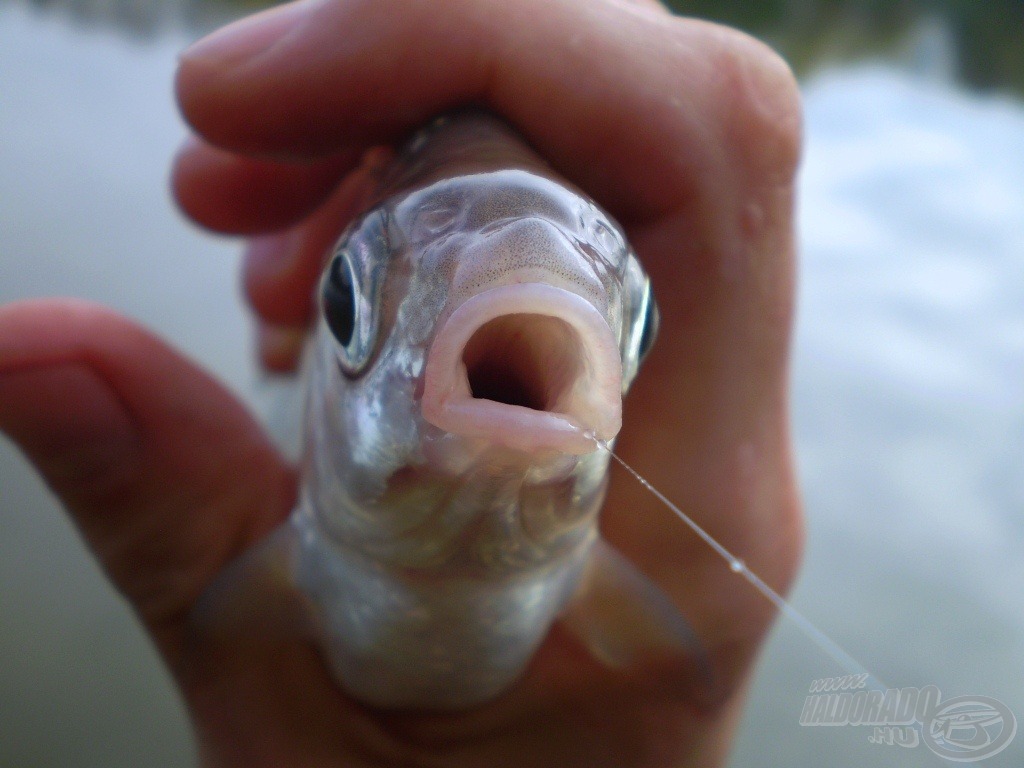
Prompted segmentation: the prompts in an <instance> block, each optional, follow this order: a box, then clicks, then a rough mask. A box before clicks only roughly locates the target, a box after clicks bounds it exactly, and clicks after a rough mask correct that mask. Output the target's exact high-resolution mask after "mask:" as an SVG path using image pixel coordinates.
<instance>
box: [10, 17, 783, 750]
mask: <svg viewBox="0 0 1024 768" xmlns="http://www.w3.org/2000/svg"><path fill="white" fill-rule="evenodd" d="M242 24H243V25H244V26H239V27H234V28H233V31H232V32H231V33H230V35H231V36H230V37H228V38H225V37H223V36H222V37H220V39H219V40H218V41H215V42H210V41H207V42H206V43H203V44H201V45H200V46H199V47H197V48H194V49H192V50H191V51H189V52H187V53H186V54H185V56H184V58H183V61H182V65H181V70H180V72H179V79H178V91H179V98H180V101H181V104H182V108H183V111H184V113H185V115H186V118H187V119H188V120H189V122H190V123H191V124H192V125H193V127H194V128H195V130H196V131H197V133H198V134H199V136H200V137H201V138H200V139H198V140H196V141H195V142H193V143H191V144H190V145H189V146H188V147H187V148H186V149H185V150H183V152H182V154H181V155H180V156H179V158H178V161H177V166H176V170H175V189H176V193H177V196H178V199H179V201H180V203H181V205H182V206H183V208H185V210H186V211H188V212H189V213H190V214H191V215H192V216H193V218H195V219H196V220H197V221H199V222H201V223H203V224H205V225H206V226H208V227H210V228H212V229H215V230H218V231H222V232H229V233H235V234H245V235H249V236H253V240H252V242H251V244H250V247H249V249H248V252H247V256H246V264H245V282H246V287H247V291H248V294H249V296H250V299H251V301H252V303H253V305H254V307H255V309H256V310H257V313H258V314H259V316H260V318H261V320H262V323H263V327H264V331H263V334H262V338H263V340H264V341H263V356H264V359H265V362H266V363H268V364H269V365H271V366H273V367H277V368H287V367H288V366H289V365H291V364H292V362H293V359H292V358H293V353H294V349H295V344H294V340H295V339H296V338H297V337H299V336H300V335H301V329H303V328H304V327H305V325H306V324H307V322H308V320H309V317H310V312H311V301H310V297H311V295H312V286H313V284H314V282H315V280H316V278H317V276H318V275H319V272H320V268H321V264H322V258H323V254H324V252H325V250H326V249H327V247H328V246H329V245H330V244H331V243H332V242H333V240H334V239H335V238H336V236H337V234H338V233H339V232H340V230H341V228H342V227H343V226H344V224H345V222H346V219H347V218H348V217H350V216H351V215H353V214H354V213H355V212H356V210H357V207H358V202H359V199H360V196H361V194H362V190H363V189H364V186H365V184H366V183H367V178H368V172H367V170H366V166H365V165H363V164H361V158H362V157H363V154H364V151H365V150H366V149H367V148H368V147H370V146H375V145H379V144H383V143H388V142H391V141H393V140H396V139H398V138H399V137H401V136H402V135H404V134H405V133H407V132H408V131H409V130H411V129H413V128H415V127H417V126H419V125H421V124H423V123H425V122H426V121H427V120H428V119H429V118H430V117H432V116H434V115H436V114H438V113H440V112H443V111H445V110H446V109H448V108H451V107H454V106H457V105H460V104H464V103H469V102H475V103H483V104H485V105H486V106H488V107H490V108H491V109H493V110H494V111H496V112H498V113H500V114H502V115H503V116H504V117H505V118H506V119H508V120H509V121H510V122H511V123H512V124H513V125H515V126H516V127H517V128H518V129H519V130H520V131H521V132H522V133H523V134H524V135H525V136H526V137H527V138H528V139H529V140H530V141H531V142H532V143H533V144H534V145H535V146H536V147H537V148H538V150H539V151H540V152H541V154H543V155H544V156H545V157H547V158H548V159H549V160H550V161H551V162H552V163H553V164H554V166H555V167H556V168H557V169H558V170H559V171H560V172H561V173H562V174H563V175H565V176H566V177H567V178H569V179H570V180H572V181H574V182H575V183H577V184H578V185H579V186H580V187H582V188H583V189H585V190H586V191H587V192H589V193H590V194H591V195H592V196H594V197H595V198H596V199H597V200H598V201H599V202H600V203H601V204H602V205H603V206H604V207H605V208H606V209H608V210H609V211H611V212H612V213H613V214H614V215H615V216H616V217H617V218H618V219H619V221H620V222H621V223H622V224H623V225H624V227H625V228H626V230H627V232H628V234H629V236H630V240H631V242H632V244H633V245H634V247H635V249H636V251H637V252H638V254H639V255H640V258H641V260H642V261H643V262H644V265H645V267H646V268H647V271H648V272H649V273H650V275H651V278H652V281H653V284H654V286H655V289H656V291H657V293H658V298H659V304H660V307H661V311H662V332H661V334H660V338H659V342H658V344H657V345H656V346H655V348H654V351H653V352H652V354H651V355H650V357H649V359H648V361H647V362H646V364H645V366H644V369H643V371H642V374H641V376H640V377H639V378H638V380H637V382H636V383H635V385H634V387H633V393H634V394H633V395H632V397H631V398H630V400H629V401H627V403H626V408H625V420H624V428H623V431H622V433H621V437H620V440H619V452H620V453H621V454H622V455H624V456H625V457H626V458H627V460H629V461H630V462H631V463H633V464H635V465H636V466H637V467H638V468H639V469H640V470H641V471H642V472H644V473H645V474H646V475H647V476H648V477H649V478H650V480H651V481H652V482H653V483H654V484H655V485H656V486H657V487H659V488H660V489H661V490H662V491H664V492H665V493H666V494H667V495H668V496H669V497H671V498H673V499H674V500H676V501H677V502H679V503H680V504H681V505H682V506H683V508H684V509H685V510H687V511H688V512H689V513H690V514H692V516H693V517H694V518H696V519H697V520H698V522H700V523H701V524H702V525H703V526H704V527H705V528H706V529H707V530H709V531H710V532H711V533H712V534H713V535H715V536H716V538H718V539H719V540H721V541H722V542H723V543H724V544H725V545H726V546H727V547H728V548H729V549H730V550H732V551H733V552H735V553H737V554H738V555H741V556H742V557H743V558H744V559H745V561H746V562H747V564H748V565H749V566H750V567H751V568H752V569H754V570H755V571H757V572H758V573H760V574H761V575H762V576H763V577H764V578H765V579H766V580H767V581H768V583H769V584H771V585H772V586H774V587H776V588H777V589H780V590H781V589H784V587H785V586H786V585H787V584H788V583H789V581H790V579H791V578H792V576H793V574H794V571H795V567H796V560H797V557H798V552H799V548H800V540H801V524H800V517H799V511H798V503H797V500H796V491H795V484H794V480H793V476H792V468H791V463H790V462H791V459H790V447H789V435H788V427H787V412H786V384H787V382H786V359H787V351H788V337H789V323H790V313H791V302H792V280H793V276H792V270H793V228H792V203H793V173H794V170H795V165H796V161H797V155H798V144H799V135H798V134H799V108H798V103H797V96H796V91H795V87H794V85H793V81H792V78H791V76H790V74H789V72H788V70H787V69H786V68H785V66H784V65H783V64H782V63H781V62H780V61H779V60H778V59H777V58H776V57H775V56H774V54H771V53H770V52H769V51H768V50H767V49H765V48H764V47H763V46H761V45H760V44H758V43H756V42H754V41H752V40H750V39H749V38H746V37H745V36H742V35H740V34H739V33H736V32H732V31H729V30H726V29H723V28H721V27H717V26H714V25H710V24H706V23H702V22H696V21H692V20H682V19H676V18H673V17H671V16H669V15H668V14H667V13H666V12H665V11H664V10H663V9H661V8H660V7H658V6H656V5H653V4H648V3H634V4H630V3H627V2H614V1H613V0H558V1H557V2H552V0H545V1H538V2H533V1H532V0H523V1H522V2H519V3H515V4H512V3H501V2H497V0H452V1H451V2H446V3H443V4H441V3H433V4H427V3H422V4H421V3H412V2H390V1H386V0H374V1H373V2H369V1H367V2H356V1H355V0H318V1H316V2H307V3H301V4H293V5H289V6H284V7H282V8H280V9H276V10H274V11H271V12H269V13H267V14H263V15H260V16H258V17H256V18H255V20H250V21H246V22H243V23H242ZM0 428H2V429H3V430H4V431H5V432H7V433H8V434H9V435H11V436H12V437H13V438H14V439H15V440H16V441H17V442H18V443H19V444H20V445H21V447H22V449H23V450H24V451H25V452H26V453H27V454H28V455H29V457H30V458H31V459H32V460H33V461H34V462H35V463H36V465H37V466H38V467H39V469H40V471H42V472H43V474H44V475H45V476H46V478H47V480H48V482H49V483H50V485H51V486H52V487H53V488H54V489H55V490H56V491H57V493H58V494H59V495H60V496H61V498H62V500H63V501H64V503H65V505H66V506H67V507H68V509H69V510H70V511H71V513H72V515H73V516H74V518H75V520H76V522H77V523H78V525H79V526H80V528H81V529H82V531H83V533H84V535H85V536H86V539H87V540H88V541H89V543H90V545H91V546H92V547H93V549H94V551H95V552H96V554H97V556H98V557H99V558H100V560H101V561H102V563H103V565H104V567H105V568H106V570H107V573H108V574H109V575H110V577H111V579H112V580H113V581H114V583H115V584H116V585H117V586H118V588H119V589H120V590H121V591H122V592H124V594H125V595H126V596H127V597H128V598H129V599H130V600H131V601H132V603H133V605H134V606H135V608H136V610H137V611H138V613H139V615H140V617H141V618H142V620H143V621H144V623H145V624H146V626H147V628H148V629H149V631H150V633H151V634H152V636H153V638H154V641H155V642H156V644H157V646H158V647H159V649H160V651H161V652H162V654H163V656H164V658H165V659H166V660H167V662H168V664H169V666H170V667H171V669H172V671H173V672H174V673H175V675H176V677H177V679H178V681H179V684H180V685H181V688H182V691H183V694H184V696H185V699H186V702H187V704H188V706H189V707H190V710H191V712H192V716H193V720H194V723H195V725H196V728H197V731H198V733H199V737H200V741H201V744H202V749H203V752H204V757H205V759H206V761H207V762H208V764H210V765H219V766H232V765H242V764H247V765H286V766H300V765H301V766H305V765H334V764H345V765H350V764H356V765H392V764H403V765H405V764H414V765H418V764H426V765H487V766H500V765H531V766H544V765H557V766H570V765H574V764H578V765H587V766H596V765H603V764H608V765H616V766H625V765H632V766H643V765H667V764H672V765H701V766H709V765H717V764H720V763H721V762H722V761H723V760H724V755H725V752H726V749H727V746H728V742H729V740H730V738H731V735H732V732H733V729H734V728H735V725H736V722H737V718H738V715H739V711H740V706H741V703H742V698H743V692H744V687H745V685H746V682H747V681H748V678H749V675H750V671H751V667H752V664H753V662H754V660H755V657H756V653H757V650H758V648H759V647H760V644H761V642H762V640H763V638H764V636H765V633H766V631H767V628H768V626H769V623H770V621H771V618H772V613H771V609H770V606H768V604H767V603H766V602H765V601H764V600H763V599H762V598H761V597H760V596H759V595H757V594H756V593H755V592H753V590H751V589H747V588H746V587H745V585H744V584H743V583H742V582H741V581H739V580H738V579H737V577H736V576H735V575H734V574H732V573H731V572H730V571H729V570H728V568H727V567H726V566H725V564H724V563H723V562H722V561H721V560H720V559H719V558H718V556H717V555H715V554H714V553H712V552H711V551H710V550H708V549H707V548H706V546H705V545H704V544H703V543H702V542H700V541H698V540H696V538H695V537H694V536H692V534H690V533H689V532H688V531H687V530H686V529H684V528H683V526H682V525H681V524H679V522H678V521H677V520H675V519H674V518H672V517H670V516H669V514H668V513H667V512H666V511H665V510H664V509H662V508H661V507H660V506H659V505H658V503H657V502H656V500H655V499H654V498H653V497H651V496H650V495H649V494H647V493H646V492H644V491H643V489H642V488H640V487H639V486H638V485H636V484H635V483H633V482H632V481H631V480H628V479H627V478H624V477H618V478H616V480H615V482H613V485H612V489H611V492H610V495H609V500H608V503H607V505H606V510H605V512H604V515H603V520H604V524H603V530H604V535H605V538H607V539H608V540H609V541H611V542H612V543H613V544H614V545H615V546H616V547H617V548H618V549H620V550H621V551H623V552H624V553H625V554H627V555H628V556H629V557H630V558H631V559H633V560H634V562H636V563H637V564H638V565H640V567H641V568H642V569H643V570H644V571H645V572H646V573H648V574H649V575H650V576H651V577H652V578H654V579H655V580H656V581H657V582H658V583H659V584H660V585H661V586H662V587H663V588H664V589H665V590H666V591H667V592H668V593H669V594H670V595H672V597H673V598H674V599H675V600H676V602H677V603H678V605H679V607H680V609H681V611H682V612H683V614H684V615H685V616H686V617H687V618H688V619H689V620H690V622H691V624H692V625H693V626H694V628H695V631H696V633H697V635H698V636H699V637H700V638H701V640H702V641H703V643H704V645H705V647H706V648H707V650H708V653H709V655H710V658H711V661H712V664H713V666H714V668H715V672H716V675H717V677H718V679H719V680H720V682H721V687H720V689H719V690H718V691H717V695H716V696H715V697H714V698H713V699H711V700H709V699H707V698H705V697H696V696H695V695H694V691H693V690H692V688H691V687H690V686H687V685H685V684H683V683H682V681H679V680H675V679H673V678H672V677H671V675H667V676H666V677H664V678H662V679H659V680H652V679H650V678H647V677H641V676H631V675H625V674H623V673H621V672H620V673H616V672H613V671H611V670H608V669H605V668H603V667H601V666H600V665H598V664H597V663H595V662H594V661H593V660H591V659H590V658H589V656H587V654H586V653H585V651H583V650H582V649H581V648H579V647H578V646H576V645H575V644H574V641H573V640H572V639H571V638H569V637H567V636H565V635H563V634H562V633H560V632H559V631H558V630H557V628H556V631H555V632H553V633H552V636H551V637H550V638H549V639H548V641H547V642H546V643H545V645H544V646H543V648H542V649H541V651H540V652H539V653H538V655H537V658H536V659H535V660H534V663H533V664H532V665H531V667H530V669H529V671H528V673H527V675H526V677H525V678H524V679H523V680H522V681H521V682H520V683H519V684H517V685H516V686H515V688H514V689H513V690H511V691H510V692H508V693H507V694H506V695H504V696H502V697H501V698H500V699H499V700H498V701H495V702H493V703H492V704H489V705H486V706H484V707H480V708H478V709H476V710H473V711H470V712H465V713H460V714H453V715H444V716H439V715H429V716H427V715H414V714H396V713H388V714H382V713H379V712H373V711H371V710H367V709H365V708H363V707H361V706H359V705H358V704H356V703H355V702H352V701H350V700H348V699H347V698H346V697H345V696H344V695H342V694H341V693H340V692H339V691H338V689H337V688H336V687H335V685H334V683H333V682H332V681H331V680H330V679H329V678H328V676H327V675H326V672H325V671H324V667H323V665H322V663H321V662H320V660H319V658H318V656H317V654H316V653H315V651H314V650H313V649H312V648H311V647H308V646H306V645H305V644H302V643H298V642H296V643H295V644H294V645H291V646H288V647H287V648H279V647H275V648H268V647H260V646H259V645H258V644H247V645H245V647H239V648H237V649H230V648H229V649H217V653H218V658H217V660H216V663H210V662H211V660H210V659H209V658H205V659H201V662H202V663H197V656H199V657H202V656H203V655H204V654H206V656H209V654H211V653H213V649H208V648H203V647H195V646H194V645H190V644H189V642H188V634H187V631H186V622H187V617H188V614H189V612H190V610H191V608H192V605H193V604H194V602H195V601H196V599H197V598H198V596H199V595H200V594H202V592H203V591H204V589H205V587H206V586H207V584H208V583H209V582H210V581H211V580H212V579H213V578H214V577H215V576H216V575H217V573H219V572H220V571H221V569H222V568H223V567H224V565H225V564H226V563H228V562H229V561H230V560H231V559H232V558H233V557H234V556H236V555H237V554H238V553H239V552H241V551H242V550H244V549H245V548H246V547H247V546H249V545H250V544H252V543H253V542H254V541H256V540H258V539H260V538H262V537H263V536H264V535H266V533H267V532H269V531H270V530H271V529H272V528H273V527H274V526H276V525H277V524H278V523H279V522H280V521H281V520H283V519H284V517H285V516H286V515H287V514H288V512H289V511H290V509H291V507H292V504H293V502H294V488H295V476H294V472H293V470H292V468H291V467H289V466H288V465H287V464H286V463H285V462H284V461H283V460H282V459H281V458H280V457H279V456H278V455H277V453H276V452H275V451H274V449H273V448H272V447H271V445H270V443H269V441H268V440H267V438H266V437H265V436H264V435H263V433H262V431H261V430H260V429H259V427H258V426H257V425H256V424H255V423H254V422H253V421H252V419H251V417H250V416H249V415H248V414H246V413H245V411H244V410H243V409H242V408H241V406H240V405H239V404H238V403H237V402H236V401H235V399H234V398H233V397H232V396H231V395H229V394H228V393H226V392H224V391H223V390H222V389H221V388H220V387H219V386H218V385H216V384H215V383H214V382H213V381H212V380H210V379H209V378H208V377H206V376H205V375H204V374H202V373H201V372H199V371H198V370H196V369H195V368H194V367H193V366H192V365H191V364H190V363H188V362H187V361H186V360H184V359H183V358H181V357H180V356H179V355H177V354H176V353H174V352H173V351H171V350H169V349H167V348H166V347H165V346H164V345H163V344H162V343H160V342H159V341H157V340H156V339H154V338H153V337H152V336H150V335H149V334H147V333H145V332H144V331H142V330H140V329H137V328H135V327H133V326H131V325H129V324H128V323H127V322H126V321H124V320H121V319H120V318H117V317H116V316H114V315H112V314H111V313H109V312H107V311H105V310H102V309H99V308H96V307H93V306H88V305H84V304H81V303H67V302H63V303H55V302H32V303H23V304H18V305H10V306H8V307H5V308H0ZM197 669H201V670H203V674H202V675H197V674H196V673H195V670H197Z"/></svg>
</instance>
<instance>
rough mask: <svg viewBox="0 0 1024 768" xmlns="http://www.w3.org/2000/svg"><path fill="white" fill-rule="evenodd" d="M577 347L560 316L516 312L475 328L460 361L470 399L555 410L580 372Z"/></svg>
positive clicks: (573, 333)
mask: <svg viewBox="0 0 1024 768" xmlns="http://www.w3.org/2000/svg"><path fill="white" fill-rule="evenodd" d="M580 348H581V340H580V338H579V334H578V333H577V332H576V331H575V330H574V329H573V328H572V327H571V326H570V325H569V324H568V323H566V322H565V321H564V320H561V319H559V318H557V317H550V316H546V315H537V314H526V313H517V314H511V315H504V316H502V317H498V318H495V319H493V320H490V321H488V322H486V323H484V324H483V325H482V326H480V328H478V329H477V330H476V332H475V333H474V334H473V335H472V337H470V339H469V341H468V342H467V343H466V347H465V349H464V350H463V355H462V362H463V365H465V368H466V376H467V380H468V382H469V388H470V392H471V393H472V396H473V397H474V398H475V399H478V400H491V401H493V402H496V403H503V404H505V405H515V406H520V407H522V408H529V409H531V410H535V411H547V412H559V411H561V410H562V409H561V405H562V402H561V401H563V400H564V399H565V398H566V396H567V395H568V394H569V393H570V392H571V391H572V389H573V387H574V385H576V383H577V382H578V381H580V379H581V377H583V376H585V375H586V372H585V370H584V366H583V361H582V360H581V357H580Z"/></svg>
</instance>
